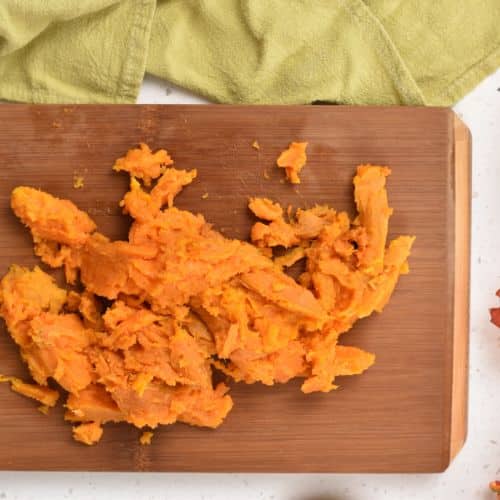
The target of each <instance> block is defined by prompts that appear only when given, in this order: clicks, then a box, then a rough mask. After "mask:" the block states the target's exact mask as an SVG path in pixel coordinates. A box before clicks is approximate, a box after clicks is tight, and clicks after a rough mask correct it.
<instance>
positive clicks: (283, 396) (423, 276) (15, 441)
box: [0, 105, 469, 472]
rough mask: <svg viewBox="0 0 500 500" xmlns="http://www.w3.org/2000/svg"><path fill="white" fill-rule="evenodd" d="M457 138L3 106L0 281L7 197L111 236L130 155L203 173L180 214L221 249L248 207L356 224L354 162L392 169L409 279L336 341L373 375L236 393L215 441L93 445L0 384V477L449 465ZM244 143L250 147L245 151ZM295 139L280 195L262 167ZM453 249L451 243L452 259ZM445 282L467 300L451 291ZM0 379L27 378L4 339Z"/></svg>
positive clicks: (442, 118)
mask: <svg viewBox="0 0 500 500" xmlns="http://www.w3.org/2000/svg"><path fill="white" fill-rule="evenodd" d="M459 132H460V131H457V129H456V127H455V120H454V115H453V114H452V112H451V111H449V110H446V109H438V108H425V109H424V108H404V109H403V108H395V107H393V108H370V107H363V108H361V107H359V108H358V107H355V108H351V107H337V106H304V107H243V106H241V107H240V106H199V107H198V106H70V107H63V106H30V105H5V106H1V107H0V273H2V274H3V273H4V272H5V271H6V270H7V267H8V265H9V264H11V263H13V262H17V263H20V264H24V265H30V266H31V265H34V264H36V263H37V259H36V258H35V257H34V255H33V250H32V243H31V239H30V236H29V234H28V231H26V230H25V229H24V228H23V227H22V226H21V224H20V223H19V222H18V221H17V220H16V218H15V217H14V216H13V215H12V214H11V211H10V208H9V195H10V191H11V190H12V188H13V187H15V186H17V185H19V184H25V185H31V186H35V187H39V188H42V189H44V190H47V191H49V192H51V193H53V194H55V195H57V196H60V197H68V198H71V199H72V200H73V201H75V202H76V203H77V204H78V205H79V206H80V207H81V208H83V209H86V210H87V211H88V212H89V213H90V214H91V215H92V216H93V217H94V219H95V220H96V222H97V224H98V226H99V228H100V230H102V231H103V232H104V233H105V234H107V235H109V236H111V237H115V238H116V237H124V236H125V235H126V229H127V225H128V221H127V219H126V217H124V216H122V215H121V214H120V211H119V209H118V205H117V203H118V201H119V200H120V198H121V196H122V194H123V192H124V191H125V189H126V186H127V180H126V176H124V175H119V174H116V173H113V172H112V171H111V169H110V167H111V165H112V164H113V161H114V159H115V158H117V157H118V156H121V155H122V154H123V153H124V152H125V151H126V150H127V149H128V148H130V147H131V146H132V145H135V144H136V143H138V142H139V141H146V142H148V143H149V144H150V146H151V147H153V148H159V147H166V148H167V149H168V150H169V152H170V153H171V155H172V156H173V158H174V159H175V161H176V165H177V166H178V167H180V168H197V169H198V172H199V177H198V179H197V180H196V182H195V183H194V184H193V185H191V186H189V187H188V188H187V189H185V190H184V192H183V193H182V194H181V195H180V196H179V198H178V203H177V204H178V206H180V207H181V208H188V209H190V210H193V211H199V212H202V213H203V214H204V215H205V216H206V218H207V220H209V221H211V222H213V223H214V225H215V227H217V228H218V229H220V230H221V231H224V232H225V234H226V235H228V236H233V237H239V238H246V237H247V235H248V232H249V228H250V225H251V223H252V218H251V217H250V215H249V213H248V210H247V208H246V200H247V197H248V196H255V195H257V196H259V195H264V196H268V197H271V198H274V199H277V200H278V201H280V202H281V203H283V204H285V205H287V204H288V203H291V204H293V205H294V206H311V205H312V204H314V203H329V204H330V205H332V206H333V207H335V208H338V209H346V210H349V211H350V212H351V213H352V212H353V210H354V203H353V198H352V178H353V175H354V173H355V166H356V165H357V164H359V163H366V162H370V163H374V164H382V165H389V166H391V168H392V172H393V173H392V176H391V177H390V178H389V181H388V191H389V201H390V204H391V206H392V207H393V208H394V210H395V213H394V216H393V217H392V219H391V226H390V236H397V235H399V234H415V235H416V236H417V240H416V243H415V246H414V251H413V253H412V256H411V259H410V266H411V273H410V274H409V275H408V276H403V277H402V279H401V280H400V283H399V285H398V287H397V290H396V292H395V294H394V296H393V298H392V300H391V302H390V303H389V305H388V306H387V308H386V310H385V311H384V313H383V314H381V315H374V316H372V317H370V318H367V319H364V320H361V321H359V322H358V323H357V324H356V325H355V327H354V329H353V330H352V331H351V332H350V333H348V334H347V335H346V336H345V337H344V338H343V342H345V343H347V344H350V345H356V346H360V347H362V348H364V349H366V350H369V351H372V352H374V353H376V355H377V362H376V364H375V366H373V367H372V368H370V370H369V371H368V372H367V373H366V374H364V375H362V376H360V377H352V378H348V377H344V378H341V379H338V380H339V382H340V384H341V386H342V387H341V389H340V390H338V391H336V392H333V393H330V394H314V395H304V394H302V393H301V392H300V390H299V385H300V384H299V383H297V382H293V383H290V384H287V385H285V386H276V387H273V388H269V387H263V386H261V385H253V386H246V385H242V384H234V386H233V387H232V390H231V393H232V396H233V398H234V401H235V407H234V409H233V411H232V412H231V413H230V414H229V416H228V418H227V420H226V422H225V423H224V424H223V425H222V426H221V427H220V428H219V429H217V430H215V431H214V430H205V429H199V428H193V427H189V426H186V425H181V424H179V425H175V426H170V427H163V428H161V429H159V430H157V431H156V432H155V437H154V440H153V444H152V445H151V446H148V447H141V446H140V445H139V443H138V437H139V435H140V431H138V430H136V429H134V428H132V427H131V426H128V425H108V426H106V428H105V434H104V437H103V440H102V442H101V443H100V444H99V445H98V446H95V447H91V448H88V447H85V446H82V445H79V444H78V443H75V442H74V441H73V440H72V438H71V431H70V426H69V425H68V424H66V423H64V422H63V420H62V409H58V410H56V411H54V412H53V413H52V414H51V415H50V416H49V417H46V416H44V415H41V414H39V413H38V412H37V411H36V410H35V407H36V405H35V404H34V403H33V402H32V401H29V400H26V399H24V398H22V397H20V396H18V395H16V394H13V393H11V392H10V391H9V390H8V388H7V387H5V386H0V409H1V411H0V468H1V469H12V470H26V469H39V470H121V471H139V470H145V471H207V472H208V471H220V472H222V471H252V472H265V471H267V472H270V471H273V472H279V471H283V472H312V471H320V472H435V471H441V470H443V469H445V468H446V467H447V465H448V464H449V462H450V459H451V457H452V456H453V455H455V453H456V451H457V450H458V449H459V448H460V446H461V443H462V441H463V436H464V434H465V432H464V428H465V424H464V421H465V420H464V418H463V417H462V415H463V414H464V412H465V408H466V377H467V372H466V362H465V361H464V360H466V359H467V342H466V338H467V328H468V322H467V320H466V318H467V313H468V302H467V300H466V299H465V298H464V297H465V296H466V295H465V293H466V291H467V290H466V289H467V278H466V276H467V273H466V272H465V271H464V269H466V267H467V263H468V230H467V229H466V228H467V227H468V224H469V222H468V208H465V209H464V206H465V205H467V207H468V199H467V197H468V194H464V193H468V189H469V180H468V177H467V176H464V175H462V176H461V177H459V176H457V175H456V173H457V171H458V170H457V171H456V169H459V170H460V171H461V172H466V171H467V168H468V164H467V163H466V162H465V160H463V163H460V165H459V164H456V163H455V160H456V159H457V158H458V157H459V156H460V157H461V158H462V159H467V158H468V156H467V155H466V154H461V155H460V153H459V149H460V148H462V149H460V150H462V151H463V140H461V141H459V142H457V143H456V141H455V134H457V137H458V135H459ZM255 139H256V140H258V141H259V143H260V146H261V149H260V151H256V150H254V149H253V148H252V147H251V143H252V142H253V141H254V140H255ZM291 140H307V141H309V148H308V156H309V161H308V165H307V166H306V168H305V170H304V172H303V175H302V178H303V183H302V184H301V185H300V186H298V187H293V186H290V185H289V184H282V183H280V182H279V180H280V179H281V178H282V176H283V172H281V171H278V169H277V168H275V167H274V164H275V160H276V157H277V155H278V153H279V152H280V151H281V150H282V149H283V148H285V147H286V146H287V144H288V143H289V142H290V141H291ZM456 144H457V145H456ZM265 171H266V172H268V173H269V175H270V179H269V180H266V179H265V178H264V175H263V174H264V172H265ZM74 174H81V175H83V176H84V178H85V187H84V188H83V189H82V190H75V189H73V187H72V184H73V175H74ZM459 179H460V182H459V181H458V180H459ZM457 188H458V189H461V193H462V194H460V195H457ZM204 193H208V198H207V199H202V195H203V194H204ZM455 203H458V206H457V207H455ZM460 228H464V229H463V231H462V232H461V233H460V234H461V236H460V237H459V236H458V231H457V229H460ZM457 238H458V240H459V241H458V242H460V241H462V243H463V244H462V245H460V246H459V248H458V249H457V248H456V246H457V245H456V239H457ZM459 271H460V272H459ZM457 286H460V287H464V289H463V290H462V292H463V293H462V294H460V293H458V292H457ZM454 304H455V305H454ZM2 328H3V327H2ZM0 372H1V373H5V374H9V375H19V376H26V369H25V368H24V366H23V364H22V363H21V361H20V359H19V355H18V352H17V348H16V347H15V346H14V344H13V342H12V341H11V339H10V338H9V336H8V335H7V334H6V333H5V331H3V330H2V331H1V332H0ZM456 422H458V424H456ZM20 443H22V446H20V445H19V444H20Z"/></svg>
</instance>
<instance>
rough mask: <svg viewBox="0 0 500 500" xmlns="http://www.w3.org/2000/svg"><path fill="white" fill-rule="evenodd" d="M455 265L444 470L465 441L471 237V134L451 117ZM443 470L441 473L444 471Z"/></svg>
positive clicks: (464, 126)
mask: <svg viewBox="0 0 500 500" xmlns="http://www.w3.org/2000/svg"><path fill="white" fill-rule="evenodd" d="M453 131H454V141H453V142H454V151H453V154H454V167H455V168H454V171H455V172H454V173H455V176H454V188H455V224H454V226H455V245H454V247H455V262H454V271H455V272H454V274H455V277H454V300H453V305H454V311H453V324H454V328H453V362H452V366H453V368H452V387H451V393H452V399H451V422H450V448H449V454H448V459H447V461H446V463H445V464H444V465H445V467H444V469H446V468H447V467H448V466H449V465H450V464H451V462H452V461H453V460H454V458H455V457H456V456H457V454H458V453H459V452H460V450H461V449H462V448H463V446H464V444H465V441H466V439H467V420H468V371H469V302H470V299H469V295H470V293H469V290H470V238H471V142H472V141H471V133H470V131H469V129H468V128H467V126H466V125H465V124H464V122H463V121H462V120H460V118H459V117H458V116H457V115H455V114H453ZM444 469H443V470H444Z"/></svg>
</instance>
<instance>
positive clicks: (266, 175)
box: [263, 170, 271, 180]
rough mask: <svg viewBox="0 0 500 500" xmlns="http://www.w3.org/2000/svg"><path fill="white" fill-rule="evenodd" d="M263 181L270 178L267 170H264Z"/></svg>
mask: <svg viewBox="0 0 500 500" xmlns="http://www.w3.org/2000/svg"><path fill="white" fill-rule="evenodd" d="M263 175H264V179H266V180H269V179H270V178H271V177H270V175H269V172H268V171H267V170H264V174H263Z"/></svg>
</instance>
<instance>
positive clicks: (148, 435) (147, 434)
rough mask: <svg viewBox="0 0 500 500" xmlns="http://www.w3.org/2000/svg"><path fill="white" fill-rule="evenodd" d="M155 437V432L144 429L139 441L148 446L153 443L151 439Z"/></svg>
mask: <svg viewBox="0 0 500 500" xmlns="http://www.w3.org/2000/svg"><path fill="white" fill-rule="evenodd" d="M152 439H153V433H152V432H151V431H144V432H143V433H142V434H141V437H140V438H139V443H141V444H142V445H143V446H147V445H150V444H151V440H152Z"/></svg>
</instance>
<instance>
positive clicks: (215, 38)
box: [0, 0, 500, 105]
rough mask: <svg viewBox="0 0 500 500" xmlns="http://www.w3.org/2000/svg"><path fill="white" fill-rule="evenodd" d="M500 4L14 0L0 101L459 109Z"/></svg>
mask: <svg viewBox="0 0 500 500" xmlns="http://www.w3.org/2000/svg"><path fill="white" fill-rule="evenodd" d="M499 21H500V0H481V1H478V0H460V1H457V0H437V1H436V0H37V1H36V2H34V1H33V0H1V1H0V98H3V99H7V100H15V101H30V102H67V103H70V102H134V101H135V99H136V97H137V93H138V89H139V87H140V84H141V81H142V79H143V76H144V72H145V71H147V72H150V73H152V74H154V75H157V76H159V77H161V78H165V79H167V80H169V81H171V82H173V83H176V84H178V85H180V86H183V87H186V88H188V89H190V90H192V91H194V92H197V93H199V94H201V95H204V96H206V97H208V98H209V99H212V100H214V101H217V102H227V103H289V104H299V103H310V102H314V101H327V102H336V103H350V104H435V105H450V104H453V103H454V102H455V101H456V100H458V99H459V98H460V97H462V96H463V95H464V94H465V93H466V92H468V91H469V90H470V89H472V88H473V87H474V86H475V85H476V84H477V83H478V82H479V81H480V80H481V79H482V78H484V76H486V75H487V74H488V73H490V72H492V71H494V70H495V69H496V68H497V67H498V66H500V28H499Z"/></svg>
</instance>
